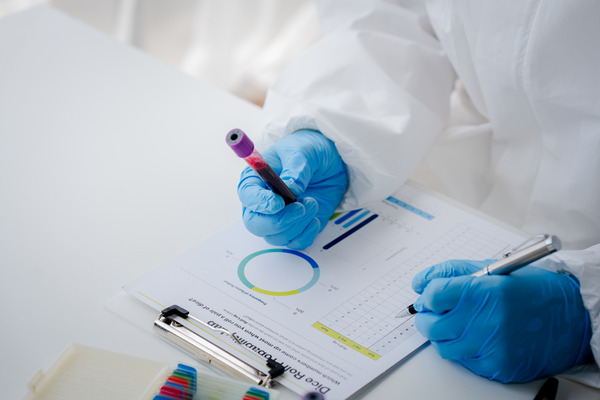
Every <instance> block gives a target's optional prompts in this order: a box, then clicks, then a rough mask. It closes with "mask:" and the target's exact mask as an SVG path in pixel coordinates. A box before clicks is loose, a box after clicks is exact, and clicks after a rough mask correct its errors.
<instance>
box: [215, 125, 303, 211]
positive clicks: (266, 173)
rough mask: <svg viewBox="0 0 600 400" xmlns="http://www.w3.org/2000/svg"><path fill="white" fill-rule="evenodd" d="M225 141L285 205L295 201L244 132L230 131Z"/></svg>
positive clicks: (239, 130)
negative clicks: (281, 198)
mask: <svg viewBox="0 0 600 400" xmlns="http://www.w3.org/2000/svg"><path fill="white" fill-rule="evenodd" d="M225 141H226V142H227V144H228V145H229V147H231V149H232V150H233V151H234V153H235V154H237V155H238V157H240V158H243V159H244V160H245V161H246V162H247V163H248V165H249V166H250V168H252V169H253V170H254V171H256V173H258V174H259V175H260V177H261V178H262V179H263V180H264V181H265V182H266V183H267V185H269V187H270V188H271V190H273V192H275V193H277V194H278V195H280V196H281V197H283V200H284V201H285V204H286V205H287V204H290V203H293V202H295V201H296V196H295V195H294V193H292V191H291V190H290V189H289V188H288V187H287V186H286V185H285V183H283V181H282V180H281V178H280V177H279V175H277V173H276V172H275V171H274V170H273V168H271V166H270V165H269V164H268V163H267V162H266V161H265V159H264V158H263V157H262V156H261V155H260V153H259V152H258V151H257V150H255V149H254V143H252V140H250V138H249V137H248V136H247V135H246V134H245V133H244V131H242V130H241V129H232V130H230V131H229V132H228V133H227V137H226V139H225Z"/></svg>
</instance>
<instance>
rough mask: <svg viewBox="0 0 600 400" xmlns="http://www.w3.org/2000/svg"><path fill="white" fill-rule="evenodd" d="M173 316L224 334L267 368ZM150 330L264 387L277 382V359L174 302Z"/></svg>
mask: <svg viewBox="0 0 600 400" xmlns="http://www.w3.org/2000/svg"><path fill="white" fill-rule="evenodd" d="M176 318H182V319H184V320H186V321H188V322H190V323H192V321H193V322H195V323H197V324H201V325H202V326H203V327H206V328H208V329H210V330H212V331H215V332H218V333H222V334H225V335H228V336H229V337H231V338H232V340H233V341H234V342H235V343H236V344H237V345H239V346H241V347H242V348H243V349H244V350H245V351H250V352H252V353H253V354H254V355H256V356H258V357H260V358H261V359H263V360H264V361H265V364H266V366H267V367H268V368H269V372H268V373H265V372H263V371H261V370H259V369H257V368H255V367H253V366H252V365H250V364H248V363H246V362H245V361H243V360H240V359H239V358H237V357H236V356H234V355H233V354H231V353H230V352H229V351H227V350H225V349H223V348H221V347H219V346H217V345H216V344H214V343H212V342H210V341H209V340H207V339H205V338H203V337H202V336H200V335H198V334H197V333H196V332H194V331H193V330H191V329H190V328H188V327H186V326H185V325H183V324H181V323H180V322H177V320H176ZM154 330H155V331H156V333H158V334H159V335H161V336H162V337H164V338H165V339H167V340H169V341H170V342H172V343H175V344H176V345H178V346H179V347H181V348H183V349H184V350H186V351H187V352H189V353H191V354H192V355H193V356H195V357H197V358H199V359H201V360H204V361H207V362H208V363H210V364H214V365H215V366H217V367H219V368H220V369H223V370H225V371H226V372H228V373H230V374H232V375H234V376H237V377H240V378H244V379H248V380H250V381H251V382H252V383H254V384H255V385H258V386H264V387H267V388H271V387H273V385H274V383H276V382H277V381H275V378H277V377H278V376H280V375H281V374H283V372H284V366H283V365H282V364H281V363H278V362H277V361H275V360H273V359H271V358H267V357H264V356H262V355H261V354H258V353H257V352H255V351H253V350H252V349H249V348H248V347H245V346H243V345H242V344H241V343H240V341H239V340H238V338H237V337H235V336H234V335H233V334H232V333H230V332H229V331H227V330H226V329H222V328H215V327H212V326H210V325H208V324H207V323H205V322H203V321H201V320H199V319H198V318H196V317H193V316H191V315H190V313H189V311H187V310H186V309H184V308H182V307H180V306H178V305H172V306H171V307H167V308H165V309H164V310H162V311H161V313H160V315H159V316H158V317H157V318H156V320H155V321H154Z"/></svg>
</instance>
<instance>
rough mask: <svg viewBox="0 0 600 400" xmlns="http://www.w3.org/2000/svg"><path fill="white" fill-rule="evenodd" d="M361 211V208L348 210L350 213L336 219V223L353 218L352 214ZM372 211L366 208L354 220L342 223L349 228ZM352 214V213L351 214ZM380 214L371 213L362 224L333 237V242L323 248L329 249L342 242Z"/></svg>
mask: <svg viewBox="0 0 600 400" xmlns="http://www.w3.org/2000/svg"><path fill="white" fill-rule="evenodd" d="M359 211H361V210H353V211H350V212H348V214H345V215H344V216H342V217H340V218H339V219H338V220H337V221H335V223H336V224H341V223H343V222H344V221H346V220H348V219H349V218H351V217H352V216H354V215H356V214H357V213H358V212H359ZM369 213H370V211H369V210H365V211H363V212H362V213H360V214H359V215H358V216H356V217H355V218H353V219H352V220H350V221H348V222H347V223H346V224H344V225H342V227H343V228H349V227H350V226H352V225H354V224H355V223H357V222H358V221H360V220H361V219H362V218H364V217H365V216H366V215H368V214H369ZM349 214H351V215H349ZM378 216H379V215H378V214H373V215H371V216H370V217H369V218H367V219H365V220H364V221H362V222H361V223H360V224H358V225H355V226H354V228H352V229H349V230H347V231H346V232H344V233H342V234H341V235H340V236H338V237H336V238H335V239H333V240H332V241H331V242H329V243H327V244H326V245H325V246H323V250H327V249H330V248H332V247H333V246H335V245H336V244H338V243H339V242H341V241H342V240H344V239H346V238H347V237H348V236H350V235H352V234H353V233H355V232H356V231H358V230H359V229H361V228H363V227H364V226H366V225H367V224H368V223H369V222H371V221H373V220H374V219H375V218H377V217H378Z"/></svg>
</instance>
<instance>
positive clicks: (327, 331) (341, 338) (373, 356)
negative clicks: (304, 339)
mask: <svg viewBox="0 0 600 400" xmlns="http://www.w3.org/2000/svg"><path fill="white" fill-rule="evenodd" d="M312 326H313V328H317V329H318V330H320V331H321V332H323V333H325V334H326V335H328V336H331V337H332V338H334V339H335V340H337V341H338V342H340V343H343V344H345V345H346V346H348V347H350V348H351V349H353V350H356V351H358V352H359V353H360V354H363V355H365V356H367V357H369V358H371V359H373V360H377V359H379V358H380V357H381V356H380V355H379V354H375V353H374V352H372V351H371V350H369V349H367V348H365V347H363V346H361V345H360V344H358V343H356V342H353V341H352V340H350V339H348V338H347V337H345V336H344V335H341V334H339V333H337V332H336V331H334V330H333V329H330V328H328V327H326V326H325V325H323V324H322V323H320V322H318V321H317V322H315V323H314V324H313V325H312Z"/></svg>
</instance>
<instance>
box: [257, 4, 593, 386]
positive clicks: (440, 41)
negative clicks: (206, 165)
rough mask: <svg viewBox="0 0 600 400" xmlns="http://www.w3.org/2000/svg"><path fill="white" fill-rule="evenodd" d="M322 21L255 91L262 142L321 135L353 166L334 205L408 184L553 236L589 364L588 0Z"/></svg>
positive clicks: (434, 7)
mask: <svg viewBox="0 0 600 400" xmlns="http://www.w3.org/2000/svg"><path fill="white" fill-rule="evenodd" d="M320 11H321V15H322V26H321V28H322V31H323V33H324V37H323V39H322V40H321V41H320V42H319V43H317V44H316V45H315V46H313V47H312V48H311V49H310V50H309V51H308V53H307V54H306V55H305V56H304V57H302V58H301V59H300V60H299V61H297V62H295V63H294V64H292V65H291V66H290V67H289V68H288V69H287V70H286V71H285V72H284V73H283V74H282V76H281V77H280V79H279V80H278V81H277V82H276V83H275V84H274V85H273V86H272V87H271V89H270V91H269V92H268V94H267V99H266V103H265V107H264V114H263V117H264V121H265V123H264V130H263V134H264V141H263V142H262V143H263V144H265V145H266V144H268V143H269V142H272V141H274V140H277V139H279V138H281V137H283V136H284V135H287V134H290V133H293V132H294V131H296V130H299V129H315V130H319V131H321V132H322V133H323V134H324V135H326V136H327V137H329V138H330V139H331V140H333V141H334V142H335V144H336V147H337V149H338V151H339V153H340V155H341V156H342V158H343V160H344V161H345V163H346V164H347V166H348V169H349V176H350V187H349V190H348V192H347V194H346V196H345V197H344V199H343V201H342V204H341V207H342V208H345V209H349V208H355V207H358V206H362V205H364V204H366V203H369V202H372V201H376V200H379V199H382V198H385V197H386V196H388V195H389V194H390V193H392V192H394V191H395V190H396V189H397V188H398V187H399V186H400V185H402V184H403V183H404V182H405V181H406V180H407V179H408V178H409V177H412V178H413V179H415V180H418V181H421V182H423V183H425V184H427V185H428V186H430V187H432V188H433V189H436V190H438V191H440V192H442V193H445V194H448V195H450V196H452V197H454V198H456V199H457V200H459V201H462V202H463V203H465V204H467V205H469V206H472V207H475V208H478V209H480V210H481V211H483V212H485V213H487V214H489V215H491V216H493V217H496V218H498V219H500V220H502V221H504V222H506V223H509V224H511V225H513V226H515V227H517V228H519V229H521V230H522V231H524V232H528V233H530V234H537V233H553V234H556V235H558V236H559V237H560V238H561V240H562V242H563V245H564V248H566V249H571V251H561V252H559V253H557V254H556V256H554V257H553V260H554V263H553V264H552V265H555V266H556V268H559V269H562V270H568V271H570V272H571V273H573V274H574V275H575V276H577V277H578V278H579V280H580V282H581V292H582V296H583V300H584V303H585V306H586V308H587V309H588V310H589V313H590V316H591V318H592V325H593V332H594V335H593V337H592V347H593V352H594V355H595V359H596V360H598V361H600V246H594V247H590V246H593V245H594V244H596V243H599V242H600V157H598V152H599V150H600V79H598V71H600V52H598V51H597V50H598V43H600V24H598V23H597V16H598V15H600V2H593V1H585V0H581V1H579V0H574V1H569V2H543V1H527V2H523V1H521V0H511V1H502V2H498V1H481V0H472V1H468V0H467V1H449V0H432V1H428V2H421V1H414V2H410V1H383V0H379V1H364V0H363V1H360V0H332V1H331V0H330V1H324V2H322V3H321V4H320ZM457 78H458V84H456V85H455V81H456V80H457ZM585 248H587V250H582V249H585ZM577 250H579V251H577ZM548 264H550V263H548ZM584 375H585V374H581V373H580V374H578V375H577V376H578V377H579V378H580V379H583V380H585V381H586V382H587V383H588V384H591V385H594V386H597V387H600V374H598V373H597V372H596V373H595V374H593V373H591V374H588V375H585V376H584Z"/></svg>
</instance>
